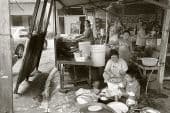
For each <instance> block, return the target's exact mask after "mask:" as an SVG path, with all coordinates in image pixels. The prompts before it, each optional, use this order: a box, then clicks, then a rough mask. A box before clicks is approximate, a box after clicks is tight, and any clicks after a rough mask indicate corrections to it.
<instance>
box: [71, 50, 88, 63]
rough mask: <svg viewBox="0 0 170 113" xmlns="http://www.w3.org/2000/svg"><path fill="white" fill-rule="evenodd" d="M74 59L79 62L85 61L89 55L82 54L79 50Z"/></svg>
mask: <svg viewBox="0 0 170 113" xmlns="http://www.w3.org/2000/svg"><path fill="white" fill-rule="evenodd" d="M74 59H75V61H77V62H85V61H86V60H87V59H88V55H85V54H81V53H79V52H74Z"/></svg>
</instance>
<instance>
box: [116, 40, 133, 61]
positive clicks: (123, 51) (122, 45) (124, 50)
mask: <svg viewBox="0 0 170 113" xmlns="http://www.w3.org/2000/svg"><path fill="white" fill-rule="evenodd" d="M131 48H132V42H130V41H129V40H124V39H122V40H119V57H120V58H123V59H124V60H125V61H128V60H129V58H130V57H131Z"/></svg>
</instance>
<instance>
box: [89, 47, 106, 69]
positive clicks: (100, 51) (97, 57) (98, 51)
mask: <svg viewBox="0 0 170 113" xmlns="http://www.w3.org/2000/svg"><path fill="white" fill-rule="evenodd" d="M105 55H106V46H105V45H92V46H91V59H92V62H93V66H95V67H102V66H104V65H105Z"/></svg>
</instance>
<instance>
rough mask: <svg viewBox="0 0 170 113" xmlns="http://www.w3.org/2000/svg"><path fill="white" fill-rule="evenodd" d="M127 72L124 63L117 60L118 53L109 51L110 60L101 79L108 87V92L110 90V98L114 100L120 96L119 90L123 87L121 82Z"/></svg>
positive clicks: (121, 60)
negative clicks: (112, 97)
mask: <svg viewBox="0 0 170 113" xmlns="http://www.w3.org/2000/svg"><path fill="white" fill-rule="evenodd" d="M127 70H128V66H127V63H126V61H125V60H123V59H122V58H119V53H118V51H116V50H111V58H110V59H109V60H108V62H107V64H106V67H105V70H104V73H103V77H104V82H105V83H107V85H108V90H110V93H111V95H110V96H114V97H115V100H117V99H118V97H120V96H121V90H120V88H122V87H123V80H124V76H125V75H126V71H127Z"/></svg>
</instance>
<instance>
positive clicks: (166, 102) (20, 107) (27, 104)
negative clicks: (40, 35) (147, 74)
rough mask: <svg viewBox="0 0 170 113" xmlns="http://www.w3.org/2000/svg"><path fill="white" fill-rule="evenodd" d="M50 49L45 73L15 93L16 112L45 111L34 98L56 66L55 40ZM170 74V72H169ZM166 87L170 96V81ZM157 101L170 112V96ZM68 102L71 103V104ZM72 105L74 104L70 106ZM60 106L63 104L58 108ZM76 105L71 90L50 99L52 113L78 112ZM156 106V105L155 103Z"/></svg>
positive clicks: (46, 52) (42, 68) (45, 58)
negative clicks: (21, 94)
mask: <svg viewBox="0 0 170 113" xmlns="http://www.w3.org/2000/svg"><path fill="white" fill-rule="evenodd" d="M48 42H49V44H48V49H47V50H44V51H43V53H42V57H41V61H40V67H39V70H40V71H42V72H43V74H40V75H37V76H35V77H32V78H31V79H30V81H31V82H30V83H27V82H23V83H22V84H21V87H20V89H19V92H23V94H24V95H23V96H19V97H18V96H17V95H14V99H13V101H14V113H43V112H44V109H40V108H39V106H38V105H39V103H37V101H35V100H34V99H33V98H34V97H35V96H37V95H38V94H40V93H41V92H42V90H43V87H44V84H45V81H46V79H47V77H48V73H49V72H50V70H51V69H52V68H53V67H54V49H53V41H52V40H50V41H48ZM21 61H22V60H21V59H20V60H18V61H17V63H16V64H15V65H14V67H13V73H14V75H13V85H14V86H15V84H16V80H17V73H18V71H19V67H20V64H21ZM167 75H168V74H167ZM56 77H57V81H58V84H59V76H57V75H56ZM150 86H151V87H152V88H154V89H156V88H155V87H154V86H156V85H155V83H151V84H150ZM164 87H165V89H164V90H163V92H162V93H163V94H165V95H168V96H170V81H165V82H164ZM155 102H156V103H159V105H160V108H158V107H156V106H155V108H157V109H158V110H160V111H161V113H170V97H168V98H159V97H158V98H155ZM67 103H70V104H69V105H68V104H67ZM70 105H72V106H70ZM58 106H60V107H61V106H62V107H61V108H58ZM75 106H77V105H76V103H75V99H74V92H69V93H68V94H61V93H59V92H56V93H55V95H54V96H53V97H52V99H51V101H50V110H51V113H78V108H76V107H75ZM153 107H154V105H153ZM67 110H68V111H67Z"/></svg>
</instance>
